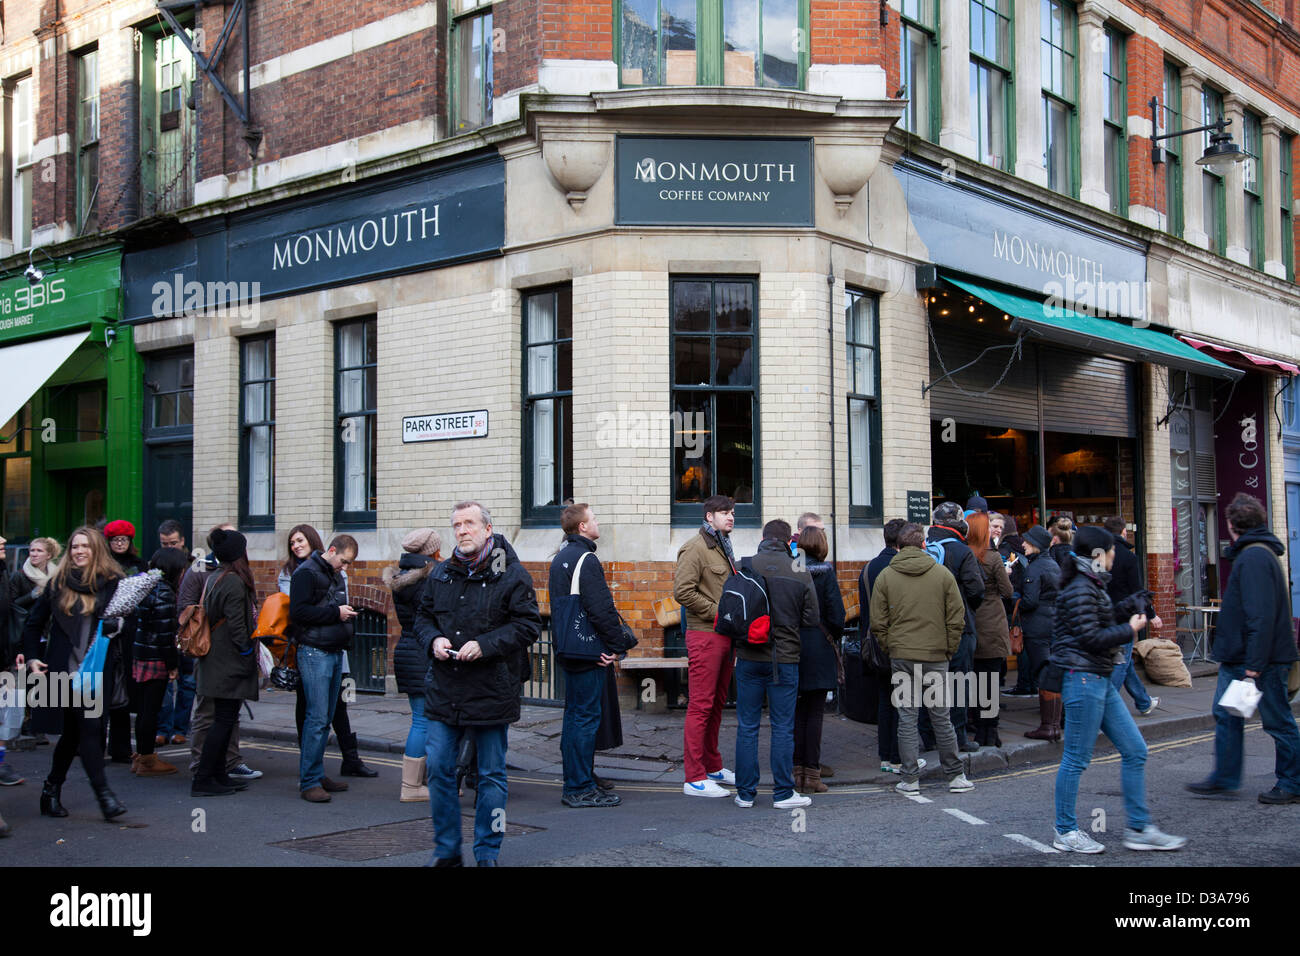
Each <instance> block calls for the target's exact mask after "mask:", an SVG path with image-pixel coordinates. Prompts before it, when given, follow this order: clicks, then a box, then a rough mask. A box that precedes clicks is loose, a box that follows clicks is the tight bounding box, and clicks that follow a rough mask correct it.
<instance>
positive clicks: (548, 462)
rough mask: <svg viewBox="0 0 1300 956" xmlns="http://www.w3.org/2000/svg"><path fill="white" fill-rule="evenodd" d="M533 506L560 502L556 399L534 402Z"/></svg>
mask: <svg viewBox="0 0 1300 956" xmlns="http://www.w3.org/2000/svg"><path fill="white" fill-rule="evenodd" d="M532 427H533V476H532V477H533V506H534V507H539V508H540V507H545V506H547V505H556V504H559V501H558V500H557V499H556V496H555V490H556V489H555V399H550V398H548V399H544V400H542V401H538V402H534V403H533V413H532Z"/></svg>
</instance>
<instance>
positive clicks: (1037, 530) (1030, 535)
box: [1022, 524, 1052, 551]
mask: <svg viewBox="0 0 1300 956" xmlns="http://www.w3.org/2000/svg"><path fill="white" fill-rule="evenodd" d="M1022 537H1024V539H1025V540H1026V541H1028V542H1029V543H1030V544H1032V545H1033V546H1034V547H1035V548H1037V549H1038V550H1039V551H1046V550H1047V549H1048V548H1050V547H1051V546H1052V536H1051V535H1050V534H1048V533H1047V529H1046V528H1044V527H1043V526H1042V525H1039V524H1036V525H1034V526H1033V527H1032V528H1030V529H1029V530H1028V531H1026V532H1025V533H1024V535H1023V536H1022Z"/></svg>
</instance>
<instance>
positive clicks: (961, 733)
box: [948, 631, 975, 743]
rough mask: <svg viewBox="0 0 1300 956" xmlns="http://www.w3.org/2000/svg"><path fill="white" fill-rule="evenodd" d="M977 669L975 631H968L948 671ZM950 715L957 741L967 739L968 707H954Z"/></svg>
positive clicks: (961, 671) (956, 671)
mask: <svg viewBox="0 0 1300 956" xmlns="http://www.w3.org/2000/svg"><path fill="white" fill-rule="evenodd" d="M974 669H975V632H974V631H968V632H966V633H964V634H962V636H961V643H960V644H958V645H957V653H956V654H954V655H952V660H950V661H949V662H948V671H949V673H953V674H964V673H966V672H968V671H973V670H974ZM948 716H949V717H950V718H951V720H952V729H953V732H954V733H956V735H957V742H958V743H961V742H962V741H963V740H965V739H966V708H965V707H952V708H950V709H949V714H948Z"/></svg>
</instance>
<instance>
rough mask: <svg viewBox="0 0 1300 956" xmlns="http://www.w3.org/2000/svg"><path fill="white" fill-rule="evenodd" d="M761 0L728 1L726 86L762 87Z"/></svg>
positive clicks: (724, 57) (724, 27)
mask: <svg viewBox="0 0 1300 956" xmlns="http://www.w3.org/2000/svg"><path fill="white" fill-rule="evenodd" d="M760 4H761V0H724V9H723V22H722V77H723V79H722V82H723V85H724V86H755V85H757V84H758V21H759V7H760Z"/></svg>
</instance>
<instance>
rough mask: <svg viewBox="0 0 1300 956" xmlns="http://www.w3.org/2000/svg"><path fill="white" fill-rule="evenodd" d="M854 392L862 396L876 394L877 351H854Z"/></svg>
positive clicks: (861, 349)
mask: <svg viewBox="0 0 1300 956" xmlns="http://www.w3.org/2000/svg"><path fill="white" fill-rule="evenodd" d="M853 390H854V391H855V392H857V393H859V394H860V395H875V394H876V350H875V349H864V348H855V349H853Z"/></svg>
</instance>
